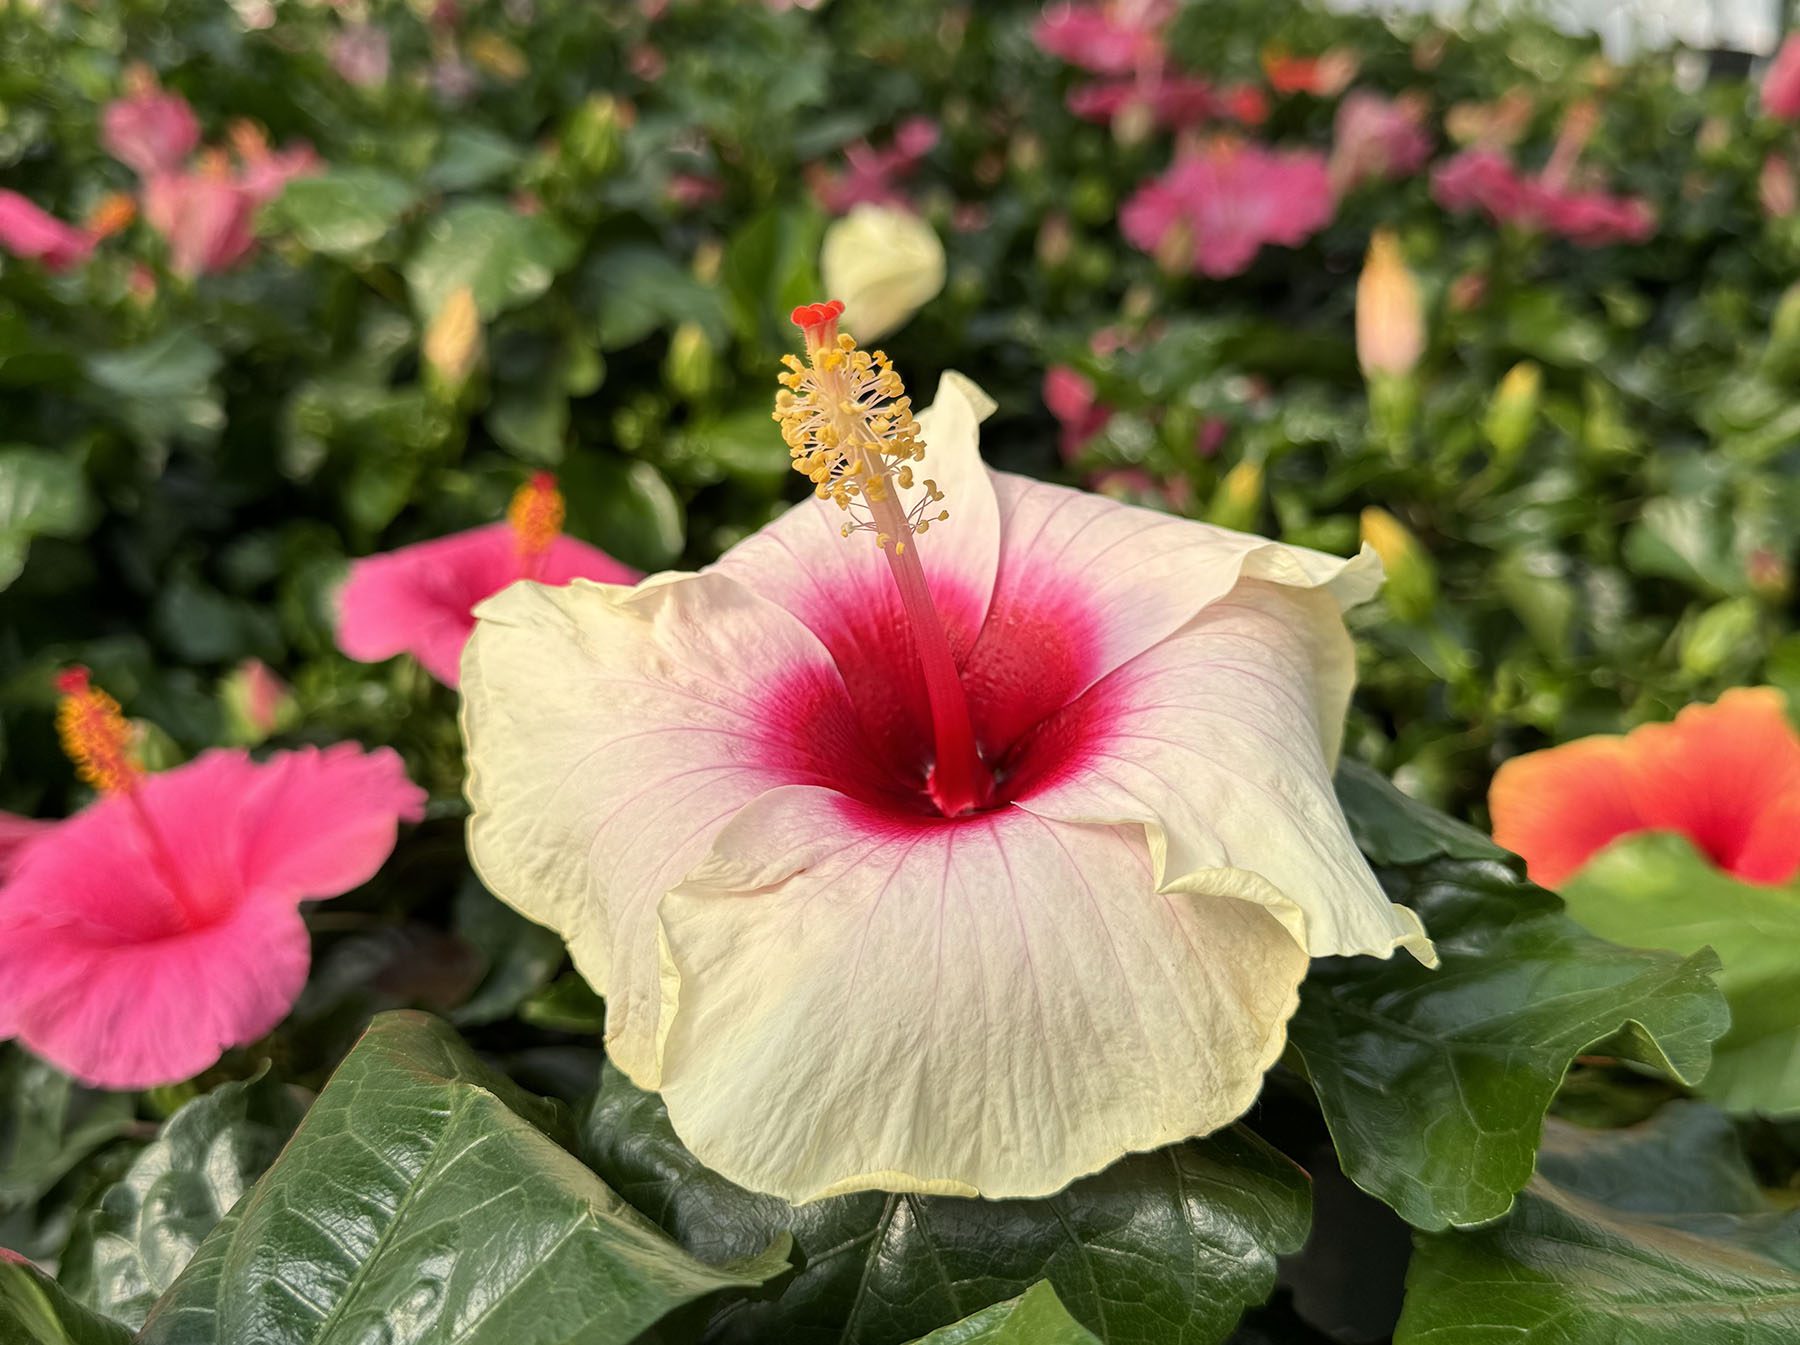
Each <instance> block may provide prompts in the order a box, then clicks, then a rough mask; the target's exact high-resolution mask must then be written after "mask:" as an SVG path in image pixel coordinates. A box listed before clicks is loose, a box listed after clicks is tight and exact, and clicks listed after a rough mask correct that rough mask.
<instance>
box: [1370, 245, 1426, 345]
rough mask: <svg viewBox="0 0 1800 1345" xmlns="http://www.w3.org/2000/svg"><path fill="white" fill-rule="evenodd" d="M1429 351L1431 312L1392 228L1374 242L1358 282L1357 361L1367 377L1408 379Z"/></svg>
mask: <svg viewBox="0 0 1800 1345" xmlns="http://www.w3.org/2000/svg"><path fill="white" fill-rule="evenodd" d="M1424 353H1425V309H1424V304H1423V303H1422V301H1421V300H1420V298H1419V282H1418V281H1417V280H1416V279H1415V278H1414V276H1413V273H1412V272H1411V271H1409V270H1408V269H1407V266H1406V260H1405V258H1403V257H1402V256H1401V255H1400V243H1399V241H1398V240H1397V239H1396V238H1395V237H1394V235H1393V234H1391V233H1390V232H1388V231H1387V230H1386V229H1377V230H1376V231H1375V236H1374V238H1372V239H1370V240H1369V256H1368V260H1367V261H1365V262H1364V263H1363V270H1362V275H1361V276H1360V277H1358V279H1357V282H1356V360H1357V363H1358V364H1360V365H1361V366H1362V371H1363V374H1364V375H1365V376H1366V377H1375V376H1378V375H1386V376H1388V377H1391V378H1403V377H1405V376H1406V375H1407V374H1410V373H1411V372H1412V371H1413V369H1414V368H1415V367H1416V366H1417V365H1418V363H1419V357H1420V356H1421V355H1423V354H1424Z"/></svg>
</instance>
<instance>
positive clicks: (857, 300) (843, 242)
mask: <svg viewBox="0 0 1800 1345" xmlns="http://www.w3.org/2000/svg"><path fill="white" fill-rule="evenodd" d="M819 271H820V275H821V278H822V279H823V280H824V282H825V292H826V293H827V294H831V295H835V296H837V297H838V298H840V299H842V300H843V301H844V315H843V324H844V329H845V330H846V331H848V332H851V333H853V334H854V335H855V336H856V339H857V340H859V341H865V342H867V341H879V340H880V339H881V338H882V337H884V336H886V335H887V334H888V333H889V332H892V331H897V330H898V329H899V328H901V327H903V326H905V325H906V323H907V322H908V321H910V320H911V318H912V316H913V314H914V313H917V312H918V311H919V309H921V308H922V307H924V306H925V304H927V303H929V302H930V301H931V300H932V299H935V298H936V297H937V296H938V294H939V293H941V292H942V290H943V288H944V275H945V264H944V245H943V243H942V242H940V241H939V239H938V236H937V234H936V233H935V232H934V231H933V230H932V227H931V226H930V225H929V224H927V223H926V222H925V221H924V220H922V219H920V218H919V217H918V216H917V215H915V214H913V213H912V212H911V211H910V210H895V209H892V208H890V207H888V206H879V205H868V204H864V205H859V206H857V207H856V208H855V209H854V210H852V211H851V212H850V213H849V214H848V215H846V216H844V218H842V219H840V220H837V221H836V222H834V223H833V224H832V225H831V227H830V228H828V229H826V230H825V242H824V245H823V246H822V247H821V249H820V252H819Z"/></svg>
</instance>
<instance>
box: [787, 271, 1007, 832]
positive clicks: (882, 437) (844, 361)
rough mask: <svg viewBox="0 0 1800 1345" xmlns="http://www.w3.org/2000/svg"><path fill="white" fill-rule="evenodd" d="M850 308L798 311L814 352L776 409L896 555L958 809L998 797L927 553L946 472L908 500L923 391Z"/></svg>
mask: <svg viewBox="0 0 1800 1345" xmlns="http://www.w3.org/2000/svg"><path fill="white" fill-rule="evenodd" d="M842 312H843V305H842V304H840V303H837V302H835V301H833V302H831V303H824V304H808V305H805V306H804V307H801V308H797V309H795V310H794V322H795V324H796V325H797V326H799V327H800V328H801V330H802V331H803V332H804V333H805V335H806V345H807V355H808V363H807V364H802V363H801V362H800V361H799V360H797V359H794V358H793V357H791V356H790V357H789V359H788V362H787V365H788V367H787V372H786V373H784V374H783V375H782V378H781V381H782V384H783V386H784V391H783V392H782V393H781V395H780V396H779V397H778V398H777V401H776V411H775V419H776V420H778V421H780V422H781V426H782V434H783V437H784V438H785V439H786V440H787V444H788V449H789V452H790V453H791V455H792V456H793V459H794V469H795V470H796V471H798V472H800V473H801V474H803V475H804V476H806V477H807V479H808V480H810V481H811V482H812V483H813V489H814V492H815V494H817V495H818V497H819V498H820V499H829V500H832V501H834V502H835V503H836V504H837V506H838V508H839V509H842V510H843V511H844V512H845V514H846V515H847V516H848V520H849V521H847V522H846V523H845V524H844V526H843V533H844V536H845V537H849V536H850V535H851V534H852V533H856V532H873V533H874V534H875V542H876V545H877V546H878V547H879V548H880V549H881V551H882V553H883V554H884V555H885V556H886V558H887V563H888V572H889V573H890V574H891V575H892V576H893V580H894V588H895V591H896V592H897V593H898V595H899V598H900V606H901V609H902V610H903V611H904V612H905V613H906V618H907V624H908V625H909V627H910V628H911V630H912V635H913V640H912V644H913V650H914V654H915V656H916V657H917V659H918V663H919V673H920V675H921V676H922V677H923V679H924V682H925V693H926V699H927V701H928V703H929V705H930V709H931V723H932V737H933V747H934V749H935V757H934V760H933V763H932V766H931V770H930V772H929V774H928V776H927V778H926V781H925V788H926V792H927V793H928V794H929V795H930V797H931V800H932V802H933V803H934V804H936V806H937V807H938V809H939V811H941V812H942V813H943V814H944V815H945V816H947V817H956V816H959V815H961V814H963V813H967V812H970V811H973V810H975V809H978V808H983V807H986V806H987V805H988V804H990V803H991V802H992V801H993V793H994V777H993V772H992V771H990V770H989V769H988V768H987V766H986V765H985V764H983V762H982V760H981V754H980V752H979V750H978V749H977V748H976V745H975V732H974V727H973V723H972V721H971V719H970V717H969V704H968V697H967V695H966V694H965V693H964V691H963V685H962V677H961V675H960V673H959V672H958V671H957V667H956V657H955V655H954V654H953V653H952V652H951V649H950V639H949V636H948V635H947V634H946V633H945V631H944V623H943V621H942V619H941V618H940V617H939V615H938V610H937V604H936V603H935V602H934V601H933V600H932V597H931V589H930V586H929V585H928V584H927V583H926V579H925V570H924V567H923V566H921V565H920V563H919V551H918V544H917V541H916V539H917V537H918V536H919V535H920V534H922V533H924V532H926V531H927V530H928V529H929V528H930V526H931V524H932V523H934V522H942V521H943V520H944V519H946V518H948V517H949V513H948V511H946V510H939V511H938V512H937V513H936V514H935V515H934V516H928V515H927V513H926V511H927V510H928V509H929V508H930V507H931V506H932V505H935V504H938V503H940V502H941V501H942V500H943V498H944V496H943V493H942V492H941V491H939V490H938V488H937V483H936V482H935V481H930V480H927V481H925V482H924V493H923V495H922V497H921V498H920V499H919V500H918V501H916V502H915V503H914V504H913V505H912V506H911V507H910V508H909V507H908V506H907V505H906V504H905V503H904V502H903V501H902V500H901V498H900V494H899V492H900V491H901V490H908V489H911V488H912V485H913V468H912V465H911V464H912V463H914V462H917V461H920V460H922V459H923V458H924V456H925V449H924V446H923V445H922V444H921V443H920V442H919V438H918V426H917V424H916V423H915V422H914V421H913V418H912V402H911V399H910V398H909V397H907V396H906V390H905V388H904V386H902V384H901V382H900V377H899V375H898V374H896V373H895V372H894V371H893V367H892V366H891V365H890V364H889V363H888V359H887V357H886V356H885V355H883V354H881V353H880V352H879V351H877V352H875V353H874V354H869V353H867V352H864V351H862V350H859V349H858V348H857V346H856V343H855V342H854V341H853V340H851V339H850V338H849V337H848V336H841V335H839V334H838V331H837V318H838V315H839V314H840V313H842Z"/></svg>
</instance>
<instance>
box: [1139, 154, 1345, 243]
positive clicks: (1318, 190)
mask: <svg viewBox="0 0 1800 1345" xmlns="http://www.w3.org/2000/svg"><path fill="white" fill-rule="evenodd" d="M1334 208H1335V205H1334V201H1333V197H1332V191H1331V179H1330V175H1329V173H1328V171H1327V167H1326V162H1325V157H1324V156H1323V155H1321V154H1317V153H1315V152H1313V151H1312V150H1271V149H1267V148H1264V147H1263V146H1260V145H1251V144H1245V143H1242V142H1239V141H1235V140H1225V139H1220V140H1215V141H1212V142H1211V143H1209V144H1206V145H1202V146H1200V147H1198V148H1197V149H1191V150H1188V151H1187V152H1185V153H1183V154H1182V155H1180V156H1179V157H1178V158H1177V159H1176V160H1175V163H1174V165H1173V166H1172V167H1170V169H1169V170H1168V171H1167V172H1166V173H1164V174H1163V175H1162V176H1161V177H1159V178H1155V179H1152V180H1151V181H1149V182H1147V183H1145V184H1144V185H1143V186H1141V187H1139V188H1138V190H1137V191H1136V193H1135V194H1133V196H1132V198H1131V199H1130V200H1129V201H1127V202H1126V203H1125V207H1124V209H1123V210H1121V211H1120V212H1119V225H1120V228H1121V229H1122V230H1123V231H1124V234H1125V237H1126V238H1127V239H1128V240H1130V242H1131V243H1132V244H1133V245H1135V246H1136V247H1139V248H1141V249H1143V250H1144V251H1145V252H1149V253H1152V254H1154V255H1155V256H1156V257H1157V258H1158V259H1159V260H1160V261H1162V262H1163V263H1164V264H1165V265H1166V266H1169V267H1170V268H1171V269H1187V270H1193V271H1197V272H1199V273H1200V274H1202V275H1208V276H1213V277H1215V278H1217V277H1223V276H1234V275H1237V274H1238V273H1239V272H1241V271H1243V270H1245V269H1246V268H1248V267H1249V265H1250V263H1251V262H1252V261H1254V260H1255V259H1256V254H1257V252H1258V251H1260V250H1261V249H1262V248H1263V247H1264V246H1265V245H1268V244H1276V245H1279V246H1281V247H1298V246H1300V244H1302V243H1304V242H1305V241H1306V240H1307V239H1308V238H1311V237H1312V236H1313V235H1314V234H1315V233H1317V232H1318V231H1319V230H1320V229H1323V228H1324V227H1325V226H1326V225H1327V224H1329V223H1330V222H1331V216H1332V212H1333V210H1334Z"/></svg>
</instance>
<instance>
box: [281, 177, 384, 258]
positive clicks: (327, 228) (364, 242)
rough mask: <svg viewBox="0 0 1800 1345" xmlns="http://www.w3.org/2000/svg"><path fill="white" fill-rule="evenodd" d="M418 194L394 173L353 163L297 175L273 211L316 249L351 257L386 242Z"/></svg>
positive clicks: (305, 243)
mask: <svg viewBox="0 0 1800 1345" xmlns="http://www.w3.org/2000/svg"><path fill="white" fill-rule="evenodd" d="M418 199H419V195H418V192H417V191H415V190H414V189H413V187H412V185H411V184H410V183H408V182H406V181H405V180H404V179H401V178H397V177H395V176H394V175H393V174H392V173H384V172H382V171H381V170H380V169H379V168H363V167H356V166H350V167H344V168H332V169H329V170H327V171H326V172H323V173H318V174H314V175H312V176H309V177H302V178H296V179H294V181H292V182H290V183H288V185H287V189H286V190H285V191H283V192H282V194H281V197H280V199H279V200H277V201H276V202H275V204H274V205H273V206H272V207H270V215H271V218H272V219H274V220H275V221H276V222H277V223H278V224H281V225H283V226H285V227H287V228H289V229H292V230H293V231H294V235H295V236H296V237H297V238H298V239H299V240H300V242H301V243H302V244H304V245H305V246H306V247H308V248H310V249H311V250H312V251H314V252H323V253H326V254H327V255H329V256H333V257H348V256H353V255H355V254H356V253H359V252H362V251H363V250H364V249H366V248H368V247H371V246H372V245H374V244H375V243H378V242H380V241H381V240H382V238H383V237H385V236H386V235H387V233H388V231H389V230H390V229H392V228H393V227H394V225H395V224H397V223H398V222H399V220H400V217H401V216H402V215H404V214H405V213H406V212H407V211H408V210H410V209H411V208H412V206H413V203H414V202H416V201H417V200H418Z"/></svg>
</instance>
